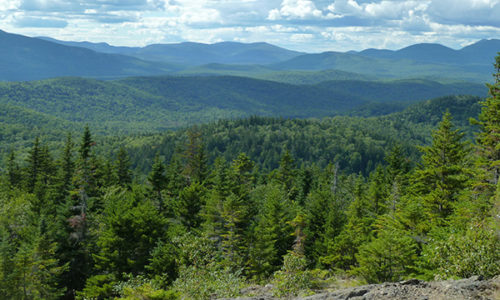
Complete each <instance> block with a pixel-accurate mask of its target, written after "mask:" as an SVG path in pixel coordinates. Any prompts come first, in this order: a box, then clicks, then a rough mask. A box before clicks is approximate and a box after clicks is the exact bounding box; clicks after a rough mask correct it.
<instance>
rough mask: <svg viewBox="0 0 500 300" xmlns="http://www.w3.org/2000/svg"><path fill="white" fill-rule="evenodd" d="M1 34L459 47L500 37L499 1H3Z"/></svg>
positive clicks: (323, 46)
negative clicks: (437, 44) (431, 44)
mask: <svg viewBox="0 0 500 300" xmlns="http://www.w3.org/2000/svg"><path fill="white" fill-rule="evenodd" d="M0 29H1V30H4V31H7V32H10V33H18V34H23V35H27V36H50V37H53V38H57V39H60V40H67V41H91V42H107V43H109V44H111V45H116V46H145V45H149V44H154V43H178V42H185V41H192V42H201V43H216V42H221V41H238V42H245V43H251V42H268V43H271V44H274V45H278V46H281V47H285V48H288V49H293V50H298V51H305V52H323V51H349V50H358V51H359V50H363V49H367V48H379V49H382V48H384V49H400V48H403V47H406V46H409V45H412V44H415V43H424V42H425V43H440V44H443V45H446V46H448V47H451V48H454V49H459V48H462V47H463V46H466V45H469V44H471V43H473V42H476V41H478V40H480V39H490V38H500V0H410V1H406V0H0ZM499 50H500V49H499Z"/></svg>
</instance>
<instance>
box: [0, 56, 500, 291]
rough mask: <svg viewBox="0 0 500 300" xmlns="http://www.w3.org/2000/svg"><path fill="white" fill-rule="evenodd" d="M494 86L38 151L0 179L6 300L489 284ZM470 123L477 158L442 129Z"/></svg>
mask: <svg viewBox="0 0 500 300" xmlns="http://www.w3.org/2000/svg"><path fill="white" fill-rule="evenodd" d="M497 66H498V68H500V59H499V60H498V61H497ZM498 84H499V83H498V82H497V83H496V85H494V86H490V93H491V95H490V97H489V98H487V99H486V100H481V101H479V104H478V100H479V98H474V97H445V98H439V99H436V100H433V101H427V102H423V103H419V104H417V105H413V106H410V107H409V108H407V109H406V110H404V111H402V112H398V113H394V114H390V115H386V116H381V117H377V118H360V117H344V116H338V117H334V118H327V119H324V120H321V121H320V120H286V119H273V118H263V117H252V118H249V119H246V120H234V121H218V122H215V123H213V124H210V125H204V126H196V127H192V128H190V129H189V130H186V131H180V132H177V133H169V134H166V135H165V136H163V137H162V140H161V142H160V143H158V138H160V137H161V136H159V135H151V136H147V135H145V136H136V137H135V138H132V137H130V138H126V139H117V140H114V141H113V140H109V141H105V140H100V141H99V142H97V143H96V141H98V138H97V137H95V136H94V134H93V133H92V132H91V131H90V130H89V128H88V127H86V128H85V130H84V132H83V135H82V136H81V137H79V138H78V139H77V138H72V137H71V136H68V137H67V138H66V139H65V140H61V144H62V145H63V146H62V147H60V149H59V150H58V151H51V150H49V147H48V146H47V144H46V143H45V142H44V141H43V140H40V139H38V138H36V139H35V140H34V141H33V143H32V145H31V147H30V149H29V150H28V151H27V153H18V152H15V151H14V152H11V154H10V155H9V156H8V159H7V161H6V164H5V169H3V170H2V173H1V177H0V178H1V180H0V201H1V205H0V207H1V209H0V240H1V248H0V265H1V268H0V275H1V276H0V278H2V281H1V283H0V295H1V296H2V297H3V298H21V299H22V298H30V297H31V298H41V299H57V298H63V299H73V298H75V297H76V298H81V299H84V298H94V299H99V298H101V299H102V298H114V297H117V298H120V299H136V298H138V297H142V298H156V299H179V298H182V297H184V298H189V299H207V298H210V297H232V296H238V295H240V293H241V290H242V288H243V287H245V286H248V285H249V284H256V283H260V284H266V283H272V286H273V288H272V293H273V294H274V295H275V296H277V297H290V296H293V295H305V294H310V293H312V292H313V290H315V289H318V288H321V287H324V286H327V285H329V284H330V283H332V282H335V280H336V279H335V278H343V277H345V276H355V278H356V280H357V281H358V282H368V283H374V282H384V281H398V280H402V279H404V278H408V277H418V278H422V279H433V278H456V277H468V276H471V275H481V276H484V277H486V278H489V277H492V276H494V275H497V274H498V273H499V271H500V265H499V261H500V240H499V239H498V235H497V232H498V226H499V224H498V220H496V219H495V217H494V216H495V215H496V214H498V202H499V199H498V195H499V191H498V187H497V183H498V174H499V173H500V172H499V170H498V159H499V156H498V153H497V152H498V149H496V147H495V145H496V138H497V137H496V134H497V132H498V126H499V124H498V121H497V119H498V118H497V114H498V112H499V111H500V109H499V107H498V104H499V103H500V99H499V95H498V91H499V87H498ZM447 109H448V110H449V111H451V113H453V114H456V116H457V117H456V119H453V117H452V115H451V114H450V113H448V112H445V113H444V114H443V111H446V110H447ZM479 109H480V112H479V114H478V117H477V116H476V118H477V121H476V122H475V123H476V124H477V127H476V129H475V136H476V138H477V143H476V144H475V145H472V144H471V143H470V142H468V141H466V140H465V138H464V134H463V133H461V130H459V129H456V127H455V126H454V123H455V120H456V123H457V124H460V125H465V124H466V122H465V120H466V119H467V117H468V114H469V113H472V112H478V110H479ZM431 128H433V130H432V135H431V136H429V130H430V129H431ZM395 137H396V138H395ZM120 145H122V146H120ZM123 146H127V148H128V151H127V148H125V147H123ZM417 146H422V147H418V148H417ZM100 147H110V148H109V149H108V150H109V151H102V150H100V149H99V148H100ZM245 152H246V153H245ZM99 153H108V154H99ZM214 156H217V158H216V159H215V160H212V157H214ZM148 157H153V159H152V160H149V159H148ZM167 157H168V159H166V158H167ZM144 161H147V164H148V165H149V166H148V167H147V168H146V167H140V166H139V168H136V171H135V173H133V172H132V171H131V170H132V163H134V164H141V163H142V164H144ZM144 169H147V170H149V171H145V172H141V170H144ZM388 249H389V251H388ZM351 280H353V279H351ZM201 282H202V283H203V284H200V283H201Z"/></svg>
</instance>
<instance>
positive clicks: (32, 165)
mask: <svg viewBox="0 0 500 300" xmlns="http://www.w3.org/2000/svg"><path fill="white" fill-rule="evenodd" d="M40 152H41V149H40V139H39V138H38V137H36V138H35V141H34V142H33V147H32V148H31V150H30V151H29V153H28V160H27V163H28V166H27V168H26V180H27V182H26V189H27V191H28V192H30V193H32V192H33V191H34V190H35V185H36V182H37V180H38V176H40V164H41V161H40V160H41V153H40Z"/></svg>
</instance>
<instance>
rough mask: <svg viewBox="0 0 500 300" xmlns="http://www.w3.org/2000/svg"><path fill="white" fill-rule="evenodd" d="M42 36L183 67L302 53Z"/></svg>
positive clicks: (259, 45) (267, 48) (274, 58)
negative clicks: (121, 43)
mask: <svg viewBox="0 0 500 300" xmlns="http://www.w3.org/2000/svg"><path fill="white" fill-rule="evenodd" d="M41 39H44V40H47V41H51V42H55V43H59V44H62V45H66V46H73V47H83V48H88V49H91V50H94V51H97V52H103V53H111V54H123V55H130V56H134V57H137V58H140V59H144V60H150V61H162V62H169V63H175V64H179V65H185V66H199V65H204V64H211V63H216V64H272V63H276V62H280V61H284V60H288V59H291V58H293V57H296V56H298V55H301V54H305V53H301V52H296V51H291V50H287V49H283V48H280V47H277V46H274V45H270V44H268V43H251V44H244V43H237V42H222V43H216V44H201V43H191V42H186V43H180V44H153V45H149V46H146V47H142V48H140V47H114V46H110V45H109V44H107V43H89V42H65V41H59V40H56V39H52V38H48V37H41Z"/></svg>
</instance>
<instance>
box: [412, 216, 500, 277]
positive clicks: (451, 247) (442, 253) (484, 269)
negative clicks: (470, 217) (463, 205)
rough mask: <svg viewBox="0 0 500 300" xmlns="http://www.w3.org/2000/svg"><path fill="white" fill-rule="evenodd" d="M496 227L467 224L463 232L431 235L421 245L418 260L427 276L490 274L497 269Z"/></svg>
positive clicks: (499, 262) (499, 249) (499, 243)
mask: <svg viewBox="0 0 500 300" xmlns="http://www.w3.org/2000/svg"><path fill="white" fill-rule="evenodd" d="M497 230H498V228H497V229H496V230H495V229H494V228H490V226H489V225H488V224H484V223H483V224H474V223H472V224H470V225H469V226H468V228H467V229H466V230H465V232H453V233H450V234H445V236H444V237H442V236H439V235H437V236H433V237H432V238H431V240H430V241H429V243H428V244H427V245H426V246H425V247H424V251H423V254H422V258H421V259H422V262H423V264H424V268H425V274H426V275H427V276H428V277H430V279H433V278H434V279H439V278H441V279H448V278H468V277H470V276H473V275H480V276H484V277H485V278H490V277H493V276H496V275H498V274H499V273H500V239H499V237H498V232H497Z"/></svg>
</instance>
